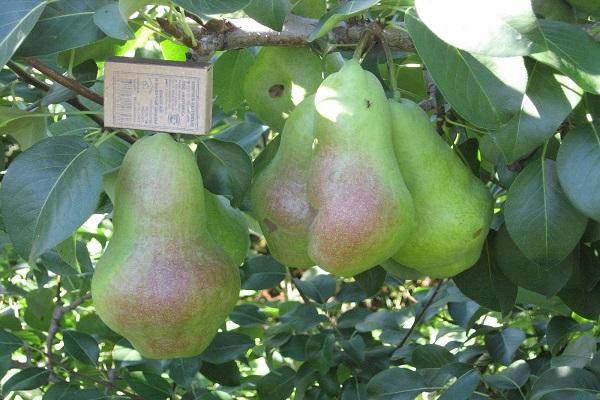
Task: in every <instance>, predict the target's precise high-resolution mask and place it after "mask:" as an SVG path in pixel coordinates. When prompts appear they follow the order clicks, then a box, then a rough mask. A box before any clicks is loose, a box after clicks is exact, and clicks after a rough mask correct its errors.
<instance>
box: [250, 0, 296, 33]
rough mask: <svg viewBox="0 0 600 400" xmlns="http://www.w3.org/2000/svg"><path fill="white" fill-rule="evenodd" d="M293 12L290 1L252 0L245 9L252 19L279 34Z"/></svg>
mask: <svg viewBox="0 0 600 400" xmlns="http://www.w3.org/2000/svg"><path fill="white" fill-rule="evenodd" d="M291 10H292V4H291V3H290V1H289V0H252V1H251V2H250V4H249V5H248V6H247V7H246V8H244V11H245V12H246V14H248V16H249V17H250V18H252V19H254V20H255V21H258V22H260V23H261V24H263V25H264V26H268V27H269V28H271V29H273V30H276V31H278V32H279V31H281V28H282V27H283V23H284V21H285V18H286V17H287V15H288V14H289V13H290V11H291Z"/></svg>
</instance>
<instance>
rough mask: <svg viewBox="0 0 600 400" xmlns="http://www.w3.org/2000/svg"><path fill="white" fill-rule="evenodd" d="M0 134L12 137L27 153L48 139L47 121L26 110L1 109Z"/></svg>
mask: <svg viewBox="0 0 600 400" xmlns="http://www.w3.org/2000/svg"><path fill="white" fill-rule="evenodd" d="M0 134H1V135H9V136H12V137H13V138H14V139H15V140H16V141H17V143H19V147H21V150H23V151H25V150H27V149H28V148H29V147H31V146H32V145H33V144H35V143H37V142H39V141H40V140H42V139H43V138H45V137H46V121H45V119H44V118H40V117H39V116H36V115H35V114H34V113H31V112H28V111H25V110H20V109H18V108H13V107H0Z"/></svg>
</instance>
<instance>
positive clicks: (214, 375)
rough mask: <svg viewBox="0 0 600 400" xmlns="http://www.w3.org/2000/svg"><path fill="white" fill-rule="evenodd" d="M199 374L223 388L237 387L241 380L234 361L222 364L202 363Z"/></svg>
mask: <svg viewBox="0 0 600 400" xmlns="http://www.w3.org/2000/svg"><path fill="white" fill-rule="evenodd" d="M200 373H202V375H204V376H205V377H207V378H208V379H210V380H211V381H213V382H215V383H220V384H221V385H225V386H238V385H239V384H240V380H241V375H240V370H239V369H238V366H237V364H236V362H235V361H229V362H226V363H224V364H211V363H208V362H203V363H202V367H201V368H200Z"/></svg>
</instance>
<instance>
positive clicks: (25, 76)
mask: <svg viewBox="0 0 600 400" xmlns="http://www.w3.org/2000/svg"><path fill="white" fill-rule="evenodd" d="M6 66H7V67H8V68H10V69H11V70H12V71H13V72H14V73H15V74H16V75H17V76H18V77H19V79H21V80H22V81H23V82H25V83H27V84H29V85H31V86H34V87H36V88H38V89H41V90H44V91H46V92H47V91H49V90H50V89H51V86H50V85H48V84H47V83H45V82H42V81H40V80H39V79H37V78H35V77H33V76H31V75H30V74H29V73H27V71H25V70H24V69H23V68H21V67H19V66H18V65H17V64H16V63H14V62H13V61H9V62H8V63H6ZM67 103H68V104H70V105H72V106H73V107H75V108H76V109H77V110H79V111H84V112H87V111H90V109H89V108H87V107H86V106H84V105H83V104H82V103H81V101H79V99H78V98H73V99H69V100H67ZM86 116H87V117H88V118H90V119H91V120H92V121H94V122H95V123H96V124H98V125H99V126H100V128H102V129H105V128H104V120H103V119H102V117H99V116H98V115H95V114H91V113H90V114H86ZM117 136H118V137H119V138H121V139H122V140H124V141H126V142H127V143H130V144H133V143H135V138H133V137H131V136H129V135H128V134H126V133H125V132H117Z"/></svg>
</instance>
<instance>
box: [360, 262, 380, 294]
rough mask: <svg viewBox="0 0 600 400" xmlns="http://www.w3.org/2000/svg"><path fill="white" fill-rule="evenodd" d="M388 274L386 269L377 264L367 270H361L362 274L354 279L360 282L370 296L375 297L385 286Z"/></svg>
mask: <svg viewBox="0 0 600 400" xmlns="http://www.w3.org/2000/svg"><path fill="white" fill-rule="evenodd" d="M386 276H387V272H386V270H385V269H383V268H382V267H380V266H376V267H373V268H371V269H369V270H367V271H365V272H361V273H360V274H358V275H356V276H355V277H354V279H355V280H356V281H357V282H358V284H359V285H360V287H361V288H362V290H364V291H365V293H366V294H367V296H368V297H373V296H375V295H376V294H377V292H379V290H380V289H381V287H382V286H383V282H384V281H385V277H386Z"/></svg>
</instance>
